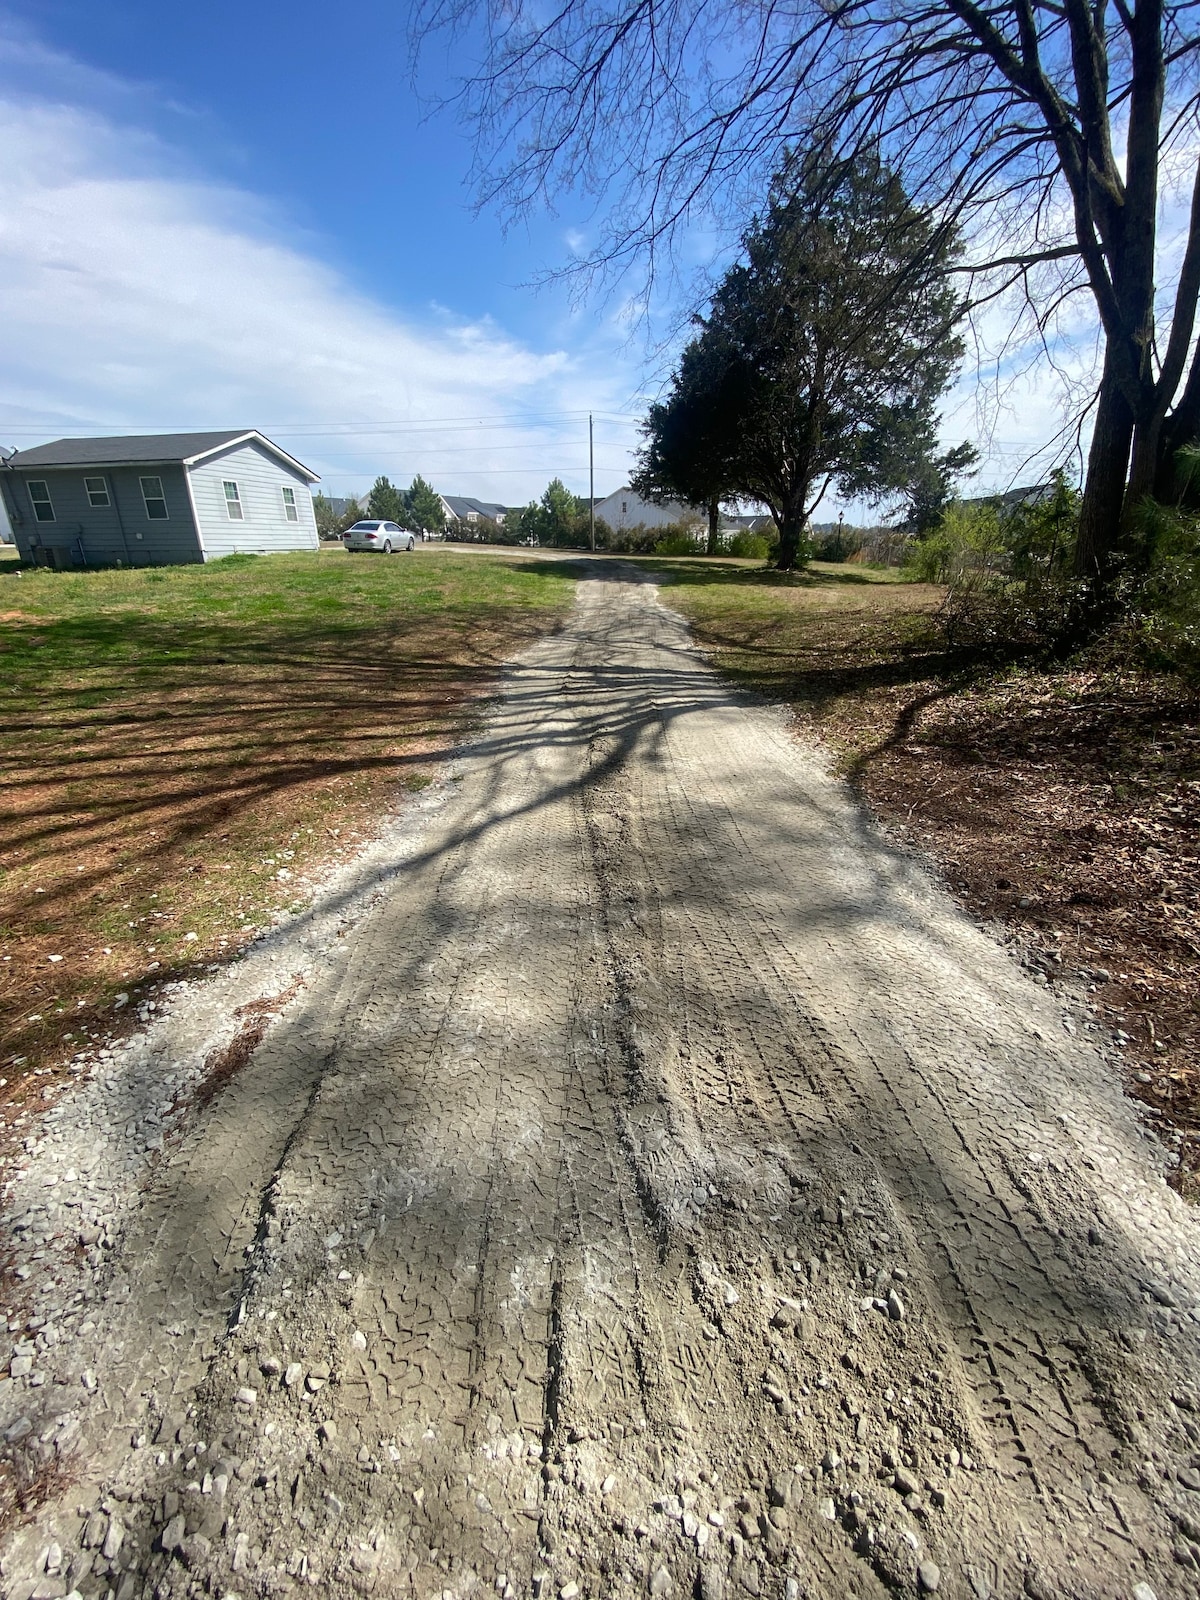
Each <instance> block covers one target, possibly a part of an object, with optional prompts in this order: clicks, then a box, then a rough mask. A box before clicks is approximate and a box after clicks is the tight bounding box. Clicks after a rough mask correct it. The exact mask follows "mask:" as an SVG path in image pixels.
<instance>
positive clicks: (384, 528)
mask: <svg viewBox="0 0 1200 1600" xmlns="http://www.w3.org/2000/svg"><path fill="white" fill-rule="evenodd" d="M342 543H343V544H344V545H345V547H346V549H347V551H348V552H350V553H353V552H354V551H355V550H382V551H383V553H384V555H385V556H390V555H391V553H392V551H393V550H415V549H416V548H417V535H416V534H415V533H413V532H412V530H411V529H409V528H402V527H400V525H399V524H398V523H396V522H356V523H355V524H354V525H353V526H352V527H350V528H347V529H346V531H345V533H344V534H343V535H342Z"/></svg>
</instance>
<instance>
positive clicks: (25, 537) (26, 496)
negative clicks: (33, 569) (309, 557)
mask: <svg viewBox="0 0 1200 1600" xmlns="http://www.w3.org/2000/svg"><path fill="white" fill-rule="evenodd" d="M318 481H319V479H318V477H317V474H316V473H315V472H311V471H310V470H309V469H308V467H306V466H304V465H302V463H301V462H299V461H297V460H295V458H294V457H292V456H290V455H288V453H287V451H286V450H281V449H280V447H279V446H278V445H277V444H273V443H272V442H271V440H270V439H268V438H267V437H266V436H265V435H264V434H261V433H258V432H257V431H256V430H254V429H248V428H237V429H228V430H225V431H224V432H221V433H159V434H138V435H133V436H130V437H126V438H112V439H58V440H56V441H55V442H54V443H53V444H42V445H35V446H34V447H33V449H31V450H19V451H17V452H16V453H15V454H10V455H8V457H7V459H4V460H0V495H2V496H3V499H4V507H5V511H6V512H7V514H8V520H9V522H10V523H11V525H12V530H13V534H14V536H15V539H16V543H17V549H18V551H19V552H20V555H21V559H22V560H23V561H28V562H30V563H32V564H33V565H36V566H43V567H59V568H70V567H76V568H79V567H114V566H129V567H157V566H173V565H176V564H178V563H182V562H189V561H215V560H217V559H218V558H219V557H221V556H228V555H235V554H238V553H241V552H244V553H248V554H253V555H268V554H270V553H272V552H273V551H279V550H316V549H318V548H319V542H318V539H317V524H316V519H315V517H314V516H313V504H312V487H311V486H312V485H313V484H314V483H317V482H318Z"/></svg>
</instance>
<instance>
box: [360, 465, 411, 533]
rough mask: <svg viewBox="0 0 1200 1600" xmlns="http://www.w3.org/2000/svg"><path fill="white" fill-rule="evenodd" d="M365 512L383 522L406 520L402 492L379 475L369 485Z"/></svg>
mask: <svg viewBox="0 0 1200 1600" xmlns="http://www.w3.org/2000/svg"><path fill="white" fill-rule="evenodd" d="M367 514H368V515H369V516H372V517H378V518H379V519H380V520H381V521H384V522H398V523H400V524H401V526H403V525H404V524H405V523H406V522H407V507H406V506H405V504H404V495H403V492H402V491H401V490H399V489H397V487H396V485H395V484H394V483H392V482H391V480H390V479H388V478H385V477H383V476H382V475H380V476H379V477H378V478H376V479H375V482H374V483H373V484H372V485H371V492H370V494H369V495H368V496H367Z"/></svg>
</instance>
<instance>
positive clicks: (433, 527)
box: [404, 472, 446, 533]
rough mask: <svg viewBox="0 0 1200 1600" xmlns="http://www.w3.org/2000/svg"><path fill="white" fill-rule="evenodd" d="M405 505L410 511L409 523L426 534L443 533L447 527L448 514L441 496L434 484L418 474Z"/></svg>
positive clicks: (408, 492)
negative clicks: (443, 507) (443, 506)
mask: <svg viewBox="0 0 1200 1600" xmlns="http://www.w3.org/2000/svg"><path fill="white" fill-rule="evenodd" d="M404 504H405V506H406V507H407V509H408V520H409V523H410V524H411V525H412V526H413V527H415V528H420V529H421V530H422V531H423V532H424V533H441V531H442V529H443V528H444V527H445V526H446V513H445V512H444V511H443V510H442V501H441V496H440V495H439V494H438V492H437V490H436V489H434V487H433V486H432V484H428V483H426V482H425V479H424V478H423V477H422V476H421V474H420V473H419V472H418V474H417V475H416V477H415V478H414V479H413V481H412V486H411V487H410V488H409V489H407V490H406V491H405V495H404Z"/></svg>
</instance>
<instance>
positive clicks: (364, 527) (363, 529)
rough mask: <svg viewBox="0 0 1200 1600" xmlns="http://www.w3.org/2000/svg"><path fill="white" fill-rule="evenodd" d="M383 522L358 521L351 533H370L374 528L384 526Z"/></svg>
mask: <svg viewBox="0 0 1200 1600" xmlns="http://www.w3.org/2000/svg"><path fill="white" fill-rule="evenodd" d="M382 527H383V523H382V522H356V523H355V524H354V526H353V527H352V528H351V529H350V532H351V533H368V532H370V530H371V529H372V528H382Z"/></svg>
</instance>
